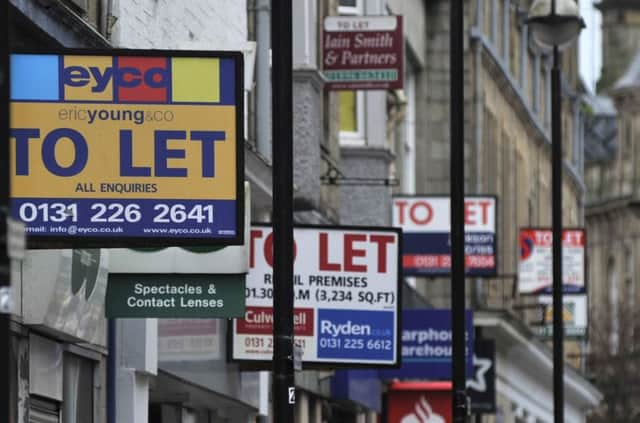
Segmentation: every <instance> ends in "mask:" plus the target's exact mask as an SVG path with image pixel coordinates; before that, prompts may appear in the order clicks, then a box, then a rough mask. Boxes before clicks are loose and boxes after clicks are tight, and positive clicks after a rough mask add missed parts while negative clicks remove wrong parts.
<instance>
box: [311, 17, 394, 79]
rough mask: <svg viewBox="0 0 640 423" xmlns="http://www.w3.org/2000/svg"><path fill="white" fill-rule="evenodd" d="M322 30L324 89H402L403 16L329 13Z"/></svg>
mask: <svg viewBox="0 0 640 423" xmlns="http://www.w3.org/2000/svg"><path fill="white" fill-rule="evenodd" d="M323 29H324V31H323V34H322V73H323V74H324V76H325V78H326V79H327V81H328V82H327V83H326V84H325V87H326V88H327V89H330V90H389V89H392V90H393V89H401V88H402V82H403V77H404V54H403V49H404V34H403V33H402V16H328V17H326V18H325V20H324V26H323Z"/></svg>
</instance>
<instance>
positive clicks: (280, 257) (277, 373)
mask: <svg viewBox="0 0 640 423" xmlns="http://www.w3.org/2000/svg"><path fill="white" fill-rule="evenodd" d="M291 8H292V4H291V0H274V1H273V4H272V8H271V28H272V40H271V41H272V42H271V45H272V46H273V72H272V75H273V77H272V81H273V85H272V86H273V90H272V105H273V124H272V125H273V142H272V151H273V157H272V159H273V207H272V208H273V279H274V281H273V285H274V298H273V313H274V319H273V339H274V343H273V345H274V349H273V382H272V383H273V389H272V391H273V392H272V395H273V397H272V398H273V421H274V422H278V423H293V421H294V417H293V411H294V402H295V397H294V398H292V395H295V390H294V389H295V388H294V380H293V87H292V68H293V59H292V35H291V33H292V11H291Z"/></svg>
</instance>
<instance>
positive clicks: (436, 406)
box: [385, 381, 453, 423]
mask: <svg viewBox="0 0 640 423" xmlns="http://www.w3.org/2000/svg"><path fill="white" fill-rule="evenodd" d="M452 402H453V397H452V395H451V382H417V381H416V382H393V383H391V384H390V385H389V389H388V392H387V416H386V417H387V419H386V420H385V421H386V422H388V423H452V422H453V418H452V410H453V407H452V406H453V404H452Z"/></svg>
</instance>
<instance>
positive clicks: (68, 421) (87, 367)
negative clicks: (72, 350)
mask: <svg viewBox="0 0 640 423" xmlns="http://www.w3.org/2000/svg"><path fill="white" fill-rule="evenodd" d="M93 370H94V369H93V362H92V361H90V360H88V359H86V358H83V357H80V356H77V355H75V354H69V353H67V354H65V356H64V382H63V389H64V402H63V404H62V407H63V409H62V411H63V412H62V416H63V423H92V422H93Z"/></svg>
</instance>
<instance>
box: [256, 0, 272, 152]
mask: <svg viewBox="0 0 640 423" xmlns="http://www.w3.org/2000/svg"><path fill="white" fill-rule="evenodd" d="M256 42H257V46H256V49H257V50H256V103H257V104H256V109H257V110H256V139H257V144H258V145H257V147H258V152H259V153H260V155H262V156H263V157H265V158H267V159H268V161H269V162H270V161H271V0H256Z"/></svg>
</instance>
